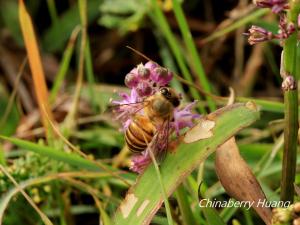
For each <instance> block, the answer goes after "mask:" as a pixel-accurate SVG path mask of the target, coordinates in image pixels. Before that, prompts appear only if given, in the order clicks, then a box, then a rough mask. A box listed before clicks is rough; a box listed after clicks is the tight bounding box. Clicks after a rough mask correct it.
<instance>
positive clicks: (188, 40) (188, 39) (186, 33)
mask: <svg viewBox="0 0 300 225" xmlns="http://www.w3.org/2000/svg"><path fill="white" fill-rule="evenodd" d="M173 11H174V13H175V17H176V19H177V22H178V25H179V28H180V31H181V34H182V36H183V40H184V42H185V45H186V47H187V50H188V51H189V54H190V56H191V64H192V66H193V67H194V69H195V71H196V73H197V74H198V77H199V80H200V83H201V86H202V87H203V89H204V91H206V92H208V93H210V92H211V88H210V85H209V81H208V80H207V78H206V75H205V71H204V69H203V66H202V63H201V59H200V57H199V54H198V52H197V48H196V45H195V43H194V40H193V36H192V34H191V31H190V29H189V26H188V23H187V21H186V18H185V16H184V12H183V10H182V7H181V5H180V3H179V0H173ZM206 100H207V103H208V106H209V109H210V110H211V111H215V110H216V104H215V103H214V102H213V100H212V99H211V98H210V97H209V96H206Z"/></svg>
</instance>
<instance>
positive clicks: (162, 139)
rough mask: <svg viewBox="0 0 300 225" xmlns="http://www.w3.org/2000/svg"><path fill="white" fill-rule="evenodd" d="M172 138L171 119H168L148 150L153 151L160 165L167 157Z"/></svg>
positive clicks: (159, 129) (158, 130)
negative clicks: (170, 138)
mask: <svg viewBox="0 0 300 225" xmlns="http://www.w3.org/2000/svg"><path fill="white" fill-rule="evenodd" d="M169 136H170V119H169V118H168V119H166V120H165V121H164V122H163V123H162V126H161V127H160V128H158V129H157V132H156V134H155V135H154V137H153V139H152V141H151V143H150V144H149V146H148V148H149V149H148V150H151V151H153V152H154V153H155V154H154V155H155V159H156V160H157V163H158V164H160V163H161V162H162V161H163V160H164V159H165V158H166V156H167V152H168V151H167V150H168V147H169Z"/></svg>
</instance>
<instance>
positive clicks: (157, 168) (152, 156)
mask: <svg viewBox="0 0 300 225" xmlns="http://www.w3.org/2000/svg"><path fill="white" fill-rule="evenodd" d="M149 155H150V158H151V160H152V162H153V165H154V168H155V172H156V175H157V178H158V181H159V185H160V189H161V192H162V196H163V199H164V203H165V208H166V213H167V219H168V225H173V224H174V223H173V219H172V213H171V208H170V203H169V200H168V195H167V192H166V188H165V186H164V183H163V180H162V177H161V173H160V170H159V167H158V164H157V161H156V159H155V156H154V154H153V152H152V151H151V150H149Z"/></svg>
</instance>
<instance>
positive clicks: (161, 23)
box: [149, 0, 205, 113]
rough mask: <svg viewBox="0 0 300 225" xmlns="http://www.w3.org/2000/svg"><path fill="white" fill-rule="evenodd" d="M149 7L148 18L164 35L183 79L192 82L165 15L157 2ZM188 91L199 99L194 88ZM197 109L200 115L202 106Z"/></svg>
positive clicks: (152, 1) (152, 0)
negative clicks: (151, 9) (150, 11)
mask: <svg viewBox="0 0 300 225" xmlns="http://www.w3.org/2000/svg"><path fill="white" fill-rule="evenodd" d="M151 5H152V7H153V10H154V16H152V15H151V14H149V17H150V18H151V19H152V20H153V22H154V23H155V24H156V26H157V27H158V28H159V29H160V30H161V31H162V33H163V34H164V36H165V38H166V40H167V42H168V44H169V46H170V49H171V51H172V53H173V54H174V56H175V59H176V61H177V63H178V66H179V68H180V70H181V72H182V74H183V77H184V79H186V80H187V81H189V82H193V79H192V76H191V74H190V73H189V70H188V68H187V66H186V64H185V61H184V56H183V54H182V52H181V51H180V48H179V47H178V46H179V44H178V42H177V40H176V38H175V37H174V35H173V33H172V31H171V28H170V26H169V24H168V22H167V19H166V17H165V15H164V14H163V12H162V10H161V8H160V6H159V5H158V2H157V0H151ZM190 91H191V94H192V96H193V98H194V99H200V98H201V97H200V94H199V93H198V91H197V90H196V89H195V88H190ZM199 109H200V112H201V113H204V112H205V109H204V107H203V106H199Z"/></svg>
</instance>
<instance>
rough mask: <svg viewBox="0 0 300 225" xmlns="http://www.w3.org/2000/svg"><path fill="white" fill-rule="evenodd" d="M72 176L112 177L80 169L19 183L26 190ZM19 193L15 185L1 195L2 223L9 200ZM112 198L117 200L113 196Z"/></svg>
mask: <svg viewBox="0 0 300 225" xmlns="http://www.w3.org/2000/svg"><path fill="white" fill-rule="evenodd" d="M72 177H76V178H87V177H88V178H96V179H99V178H100V179H101V178H106V177H110V175H109V174H106V173H99V172H97V173H95V172H86V173H82V172H78V171H76V172H64V173H57V174H51V175H47V176H42V177H37V178H32V179H29V180H26V181H23V182H21V183H20V184H19V187H20V188H21V189H23V190H24V189H26V188H29V187H32V186H36V185H41V184H44V183H49V182H51V181H56V180H58V179H60V180H63V181H65V179H64V178H72ZM18 193H19V188H18V187H14V188H11V189H9V191H7V192H6V193H5V194H4V195H2V196H1V199H0V224H2V221H3V216H4V212H5V210H6V208H7V207H8V205H9V202H10V201H11V200H12V199H13V198H14V196H15V195H16V194H18ZM98 195H99V196H100V193H98ZM105 197H106V196H105V195H102V198H105ZM111 200H112V201H116V200H115V199H113V198H112V199H111Z"/></svg>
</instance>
